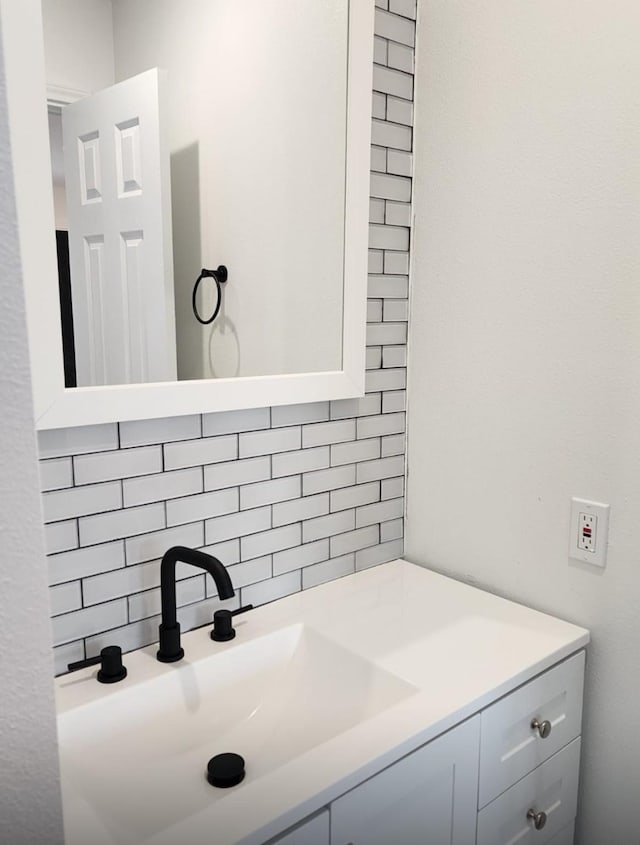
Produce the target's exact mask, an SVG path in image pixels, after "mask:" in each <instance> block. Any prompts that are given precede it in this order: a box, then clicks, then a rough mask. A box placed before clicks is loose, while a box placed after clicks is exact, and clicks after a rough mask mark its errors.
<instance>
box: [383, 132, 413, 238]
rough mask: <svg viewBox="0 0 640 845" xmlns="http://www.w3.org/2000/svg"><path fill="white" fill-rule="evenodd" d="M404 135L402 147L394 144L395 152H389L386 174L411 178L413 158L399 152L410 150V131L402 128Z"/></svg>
mask: <svg viewBox="0 0 640 845" xmlns="http://www.w3.org/2000/svg"><path fill="white" fill-rule="evenodd" d="M402 128H403V129H404V130H405V132H406V135H404V136H403V138H404V146H402V147H401V146H400V144H396V146H397V147H398V149H396V150H389V155H388V157H387V172H388V173H395V174H397V175H398V176H411V175H412V173H413V157H412V155H411V153H409V152H401V150H410V149H411V129H409V128H408V127H402ZM385 222H386V223H390V222H391V221H390V220H386V221H385Z"/></svg>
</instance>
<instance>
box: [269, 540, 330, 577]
mask: <svg viewBox="0 0 640 845" xmlns="http://www.w3.org/2000/svg"><path fill="white" fill-rule="evenodd" d="M328 557H329V540H328V539H327V538H323V539H322V540H316V541H314V542H313V543H305V544H304V545H302V546H296V548H293V549H287V550H286V551H284V552H276V554H274V556H273V574H274V575H282V574H283V573H285V572H292V571H293V570H294V569H300V568H302V567H305V566H310V565H311V564H313V563H318V562H319V561H321V560H326V559H327V558H328Z"/></svg>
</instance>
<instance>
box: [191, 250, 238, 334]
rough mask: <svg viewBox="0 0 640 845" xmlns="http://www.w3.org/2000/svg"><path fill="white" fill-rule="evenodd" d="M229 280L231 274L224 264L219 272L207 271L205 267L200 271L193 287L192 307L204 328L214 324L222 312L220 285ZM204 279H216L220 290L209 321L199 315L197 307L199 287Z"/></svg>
mask: <svg viewBox="0 0 640 845" xmlns="http://www.w3.org/2000/svg"><path fill="white" fill-rule="evenodd" d="M228 278H229V274H228V273H227V268H226V267H225V266H224V264H221V265H220V266H219V267H218V269H217V270H206V269H205V268H204V267H203V268H202V270H201V271H200V275H199V276H198V278H197V279H196V283H195V285H194V287H193V294H192V296H191V306H192V308H193V313H194V315H195V318H196V320H197V321H198V322H199V323H202V325H203V326H208V325H209V323H213V321H214V320H215V318H216V317H217V316H218V311H219V310H220V306H221V305H222V288H221V287H220V285H222V284H224V283H225V282H226V281H227V279H228ZM203 279H215V282H216V288H217V290H218V301H217V302H216V307H215V310H214V312H213V314H212V315H211V317H209V319H208V320H203V319H202V317H201V316H200V314H198V308H197V306H196V294H197V293H198V287H199V285H200V282H201V281H202V280H203Z"/></svg>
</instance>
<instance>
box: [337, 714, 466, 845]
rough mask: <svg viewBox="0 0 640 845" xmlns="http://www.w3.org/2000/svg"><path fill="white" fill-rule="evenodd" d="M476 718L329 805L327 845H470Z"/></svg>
mask: <svg viewBox="0 0 640 845" xmlns="http://www.w3.org/2000/svg"><path fill="white" fill-rule="evenodd" d="M479 738H480V718H479V717H478V716H475V717H474V718H473V719H470V720H469V721H467V722H464V723H463V724H461V725H458V726H457V727H456V728H454V729H453V730H451V731H449V732H448V733H446V734H443V736H440V737H438V738H437V739H434V740H433V741H432V742H430V743H428V744H427V745H424V746H422V748H419V749H418V750H417V751H414V752H413V753H412V754H409V755H408V756H407V757H404V758H403V759H402V760H399V761H398V762H397V763H395V764H394V765H393V766H389V768H388V769H385V770H384V771H382V772H380V774H377V775H375V776H374V777H372V778H370V779H369V780H367V781H365V782H364V783H363V784H361V785H360V786H357V787H356V788H355V789H352V790H351V792H347V794H346V795H343V796H342V797H341V798H338V799H337V800H336V801H334V802H333V803H332V804H331V845H351V843H353V845H390V843H394V842H395V843H398V845H400V843H402V845H424V843H425V842H429V843H430V844H431V843H433V845H468V843H470V842H473V841H474V839H475V829H476V795H477V789H478V746H479Z"/></svg>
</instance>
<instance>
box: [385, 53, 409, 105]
mask: <svg viewBox="0 0 640 845" xmlns="http://www.w3.org/2000/svg"><path fill="white" fill-rule="evenodd" d="M387 63H388V65H389V67H393V68H396V70H403V71H404V72H405V73H413V50H412V49H411V47H407V46H406V45H404V44H398V43H396V42H394V41H392V42H390V43H389V50H388V54H387ZM389 119H391V118H389Z"/></svg>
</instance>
